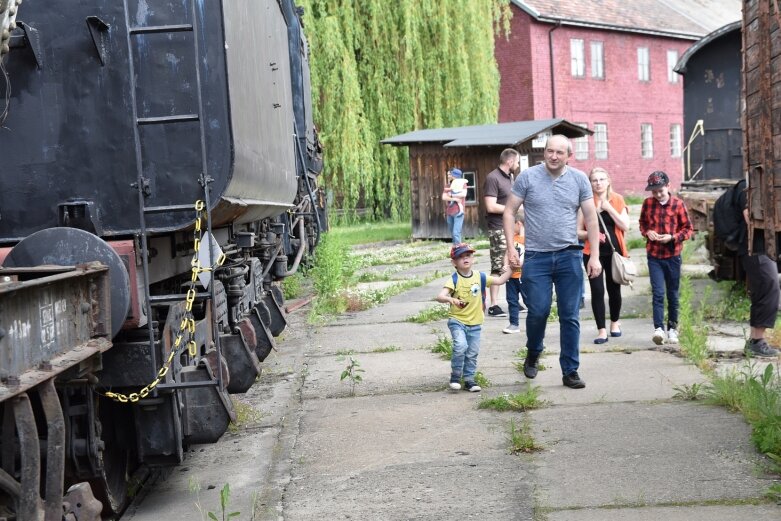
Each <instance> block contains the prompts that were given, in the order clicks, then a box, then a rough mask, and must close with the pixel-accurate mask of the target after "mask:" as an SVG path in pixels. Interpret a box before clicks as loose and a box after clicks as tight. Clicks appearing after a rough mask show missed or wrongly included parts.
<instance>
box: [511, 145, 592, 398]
mask: <svg viewBox="0 0 781 521" xmlns="http://www.w3.org/2000/svg"><path fill="white" fill-rule="evenodd" d="M571 155H572V144H571V143H570V141H569V139H567V138H566V137H565V136H562V135H554V136H551V137H549V138H548V141H547V142H546V144H545V153H544V158H545V161H544V162H543V163H542V164H539V165H535V166H533V167H531V168H528V169H526V170H524V171H523V172H521V175H519V176H518V178H517V179H516V180H515V182H514V183H513V187H512V193H511V195H510V197H509V198H508V200H507V202H506V203H505V208H504V215H503V224H504V233H505V234H511V233H512V229H513V225H514V222H515V213H516V212H517V211H518V208H519V207H520V206H521V204H523V207H524V212H525V215H526V223H525V226H526V254H525V260H524V265H523V274H522V275H521V284H522V286H523V287H524V288H526V291H525V297H526V298H525V300H526V306H527V308H528V314H527V315H526V348H527V350H528V354H527V356H526V360H525V361H524V364H523V373H524V374H525V375H526V377H527V378H534V377H536V376H537V361H538V360H539V357H540V354H541V353H542V350H543V340H544V339H545V326H546V324H547V322H548V315H550V310H551V300H552V289H553V287H555V288H556V305H557V308H558V313H559V325H560V330H561V354H560V355H559V363H560V365H561V372H562V382H563V383H564V385H565V386H567V387H570V388H572V389H582V388H583V387H585V386H586V383H585V382H584V381H583V380H582V379H581V378H580V376H579V375H578V368H579V367H580V318H579V316H578V310H579V307H580V296H581V290H582V287H583V268H582V262H583V261H582V258H583V254H582V249H583V246H582V245H581V244H580V243H579V242H578V234H577V218H578V210H581V211H582V212H583V218H584V222H585V224H586V230H587V232H588V240H589V242H590V243H591V244H598V243H599V225H598V221H597V212H596V207H595V206H594V199H593V193H592V191H591V183H589V180H588V177H587V176H586V174H584V173H583V172H581V171H580V170H576V169H574V168H570V167H568V166H567V161H568V160H569V158H570V156H571ZM507 254H508V259H509V264H510V266H511V267H513V268H517V267H520V261H519V258H518V254H517V252H515V251H514V250H513V249H512V248H510V249H508V251H507ZM587 271H588V276H589V277H596V276H597V275H599V274H600V273H601V272H602V266H601V265H600V263H599V256H597V255H592V256H591V258H590V259H589V262H588V266H587Z"/></svg>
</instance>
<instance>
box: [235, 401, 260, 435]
mask: <svg viewBox="0 0 781 521" xmlns="http://www.w3.org/2000/svg"><path fill="white" fill-rule="evenodd" d="M231 402H233V410H234V411H236V421H232V422H230V424H229V425H228V431H230V433H231V434H237V433H238V432H239V430H240V429H241V428H242V427H246V426H247V425H250V424H253V423H258V422H259V421H260V419H261V418H262V417H263V413H261V412H260V411H259V410H257V409H256V408H254V407H253V406H252V405H250V404H248V403H247V402H243V401H241V400H239V399H238V398H236V397H235V396H231Z"/></svg>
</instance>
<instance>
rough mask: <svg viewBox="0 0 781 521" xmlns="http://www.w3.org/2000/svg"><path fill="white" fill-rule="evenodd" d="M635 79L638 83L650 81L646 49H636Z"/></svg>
mask: <svg viewBox="0 0 781 521" xmlns="http://www.w3.org/2000/svg"><path fill="white" fill-rule="evenodd" d="M637 79H638V80H640V81H649V80H650V79H651V73H650V71H649V61H648V47H638V48H637Z"/></svg>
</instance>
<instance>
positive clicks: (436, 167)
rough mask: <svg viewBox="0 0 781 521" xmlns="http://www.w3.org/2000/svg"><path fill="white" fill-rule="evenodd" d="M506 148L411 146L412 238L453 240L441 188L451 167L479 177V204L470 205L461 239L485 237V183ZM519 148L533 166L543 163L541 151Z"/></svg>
mask: <svg viewBox="0 0 781 521" xmlns="http://www.w3.org/2000/svg"><path fill="white" fill-rule="evenodd" d="M504 148H505V147H479V148H445V147H443V146H442V145H441V144H420V145H410V147H409V156H410V196H411V198H412V201H411V209H412V237H413V238H414V239H450V233H449V232H448V230H447V221H446V219H445V205H444V202H443V201H442V189H443V187H444V186H445V184H446V182H447V171H448V170H449V169H451V168H459V169H461V170H463V171H474V172H475V173H476V177H477V183H476V184H477V201H476V202H475V203H467V206H466V211H465V216H464V229H463V232H462V236H463V237H465V238H472V237H476V236H479V235H486V233H487V232H486V230H487V227H486V224H485V206H484V204H483V183H484V182H485V178H486V176H487V175H488V173H489V172H491V171H492V170H493V169H494V168H496V166H497V165H498V164H499V155H500V154H501V153H502V150H504ZM516 149H517V150H518V151H519V152H520V153H521V154H524V155H529V156H530V158H529V161H530V162H529V164H530V165H533V164H535V163H536V162H537V161H541V160H542V150H534V151H532V149H531V148H530V146H528V145H526V146H519V147H516Z"/></svg>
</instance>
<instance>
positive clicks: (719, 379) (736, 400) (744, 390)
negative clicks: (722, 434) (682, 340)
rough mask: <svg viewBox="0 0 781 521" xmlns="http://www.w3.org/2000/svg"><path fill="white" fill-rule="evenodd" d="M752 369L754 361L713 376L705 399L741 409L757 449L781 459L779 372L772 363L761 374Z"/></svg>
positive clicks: (780, 383) (780, 385) (779, 468)
mask: <svg viewBox="0 0 781 521" xmlns="http://www.w3.org/2000/svg"><path fill="white" fill-rule="evenodd" d="M755 371H756V364H754V363H753V362H751V363H747V364H746V365H745V366H744V368H743V369H742V370H741V371H740V372H737V371H733V372H731V373H729V374H727V375H725V376H714V377H713V378H712V380H711V385H710V387H709V388H708V389H707V393H706V394H707V399H708V401H709V402H710V403H714V404H717V405H723V406H725V407H727V408H728V409H730V410H733V411H740V412H741V413H742V414H743V416H744V417H745V418H746V421H748V423H749V424H750V425H751V428H752V432H751V439H752V441H753V442H754V444H755V445H756V447H757V448H758V449H759V451H760V452H762V453H764V454H767V455H768V456H769V457H771V458H772V459H773V460H774V461H776V462H777V463H781V376H780V375H779V372H778V368H777V367H775V368H774V366H773V365H772V364H769V365H768V366H767V367H765V370H764V371H763V372H762V374H761V375H757V374H754V373H755ZM776 470H781V465H778V468H777V469H776Z"/></svg>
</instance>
